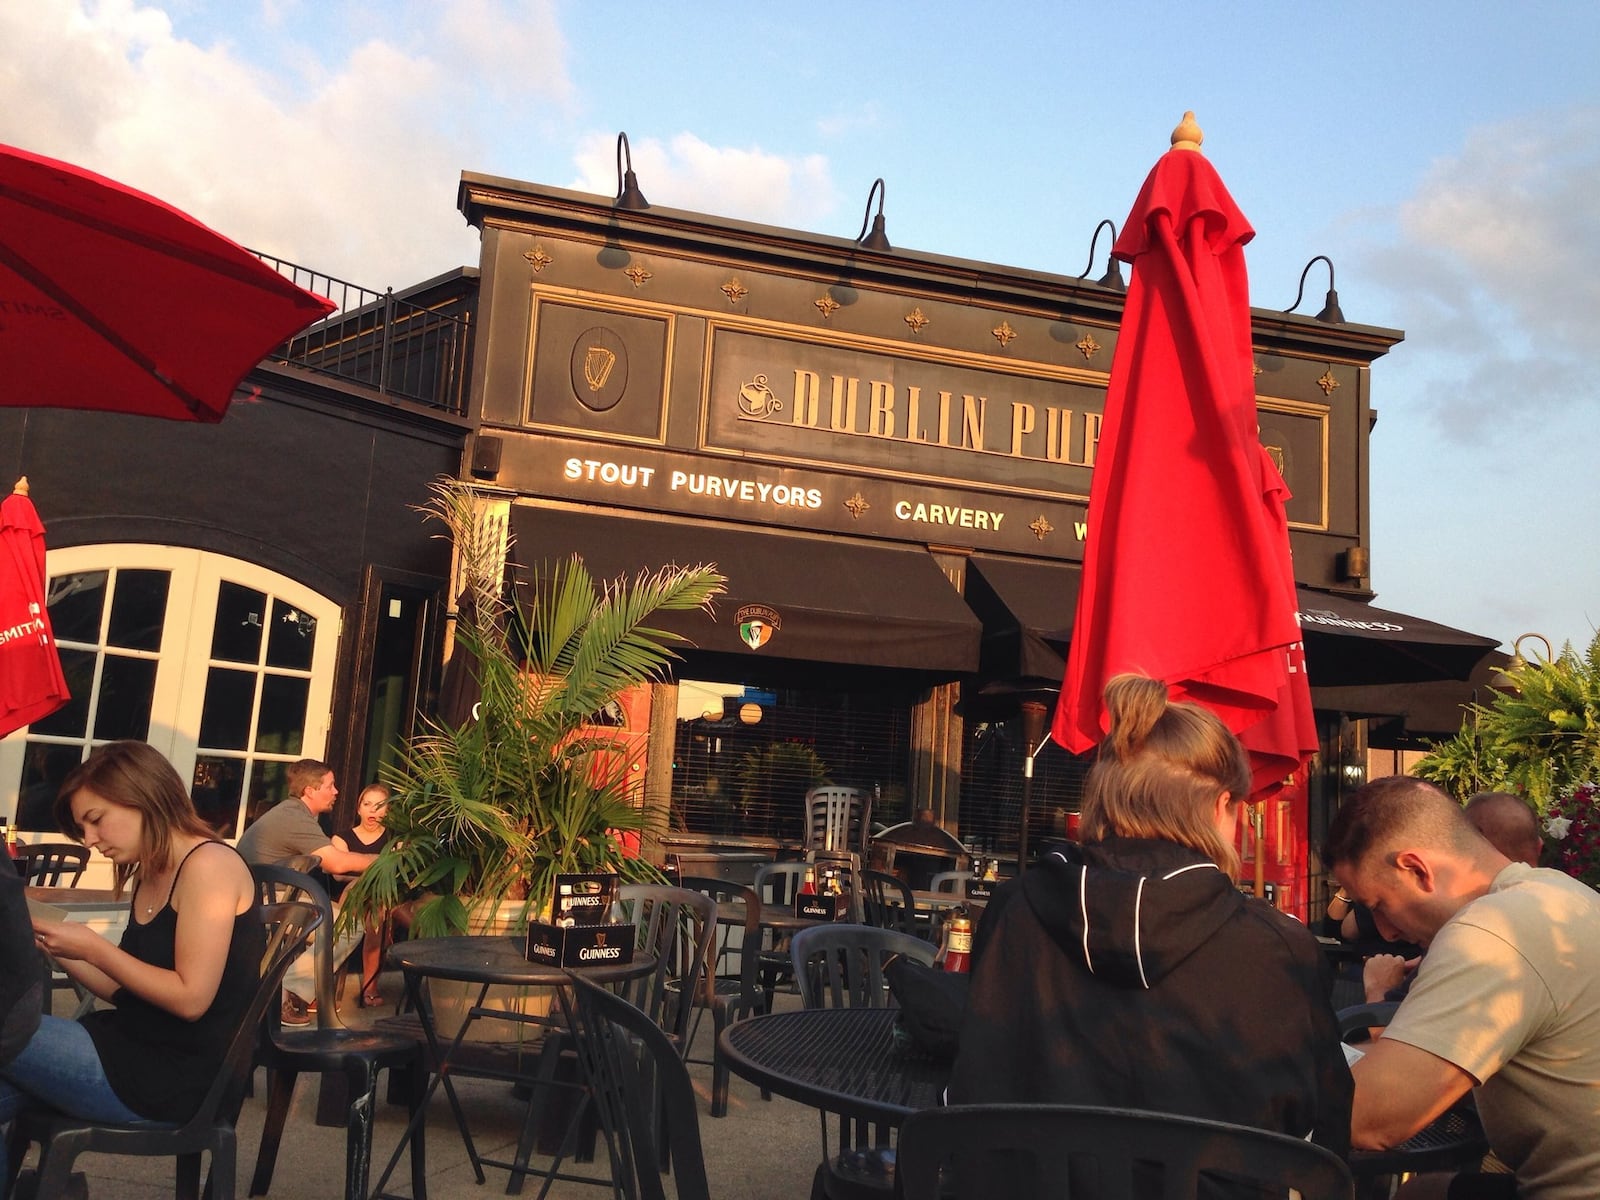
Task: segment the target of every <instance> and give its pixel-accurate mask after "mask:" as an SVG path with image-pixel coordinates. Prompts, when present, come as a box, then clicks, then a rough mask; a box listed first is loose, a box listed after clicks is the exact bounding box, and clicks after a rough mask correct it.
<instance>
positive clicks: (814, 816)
mask: <svg viewBox="0 0 1600 1200" xmlns="http://www.w3.org/2000/svg"><path fill="white" fill-rule="evenodd" d="M871 822H872V802H871V800H869V799H867V798H865V797H863V796H862V794H861V792H860V790H859V789H857V788H852V787H817V788H812V789H811V790H810V791H809V792H807V793H806V849H807V850H847V851H850V852H851V853H853V854H861V855H864V854H865V853H866V850H867V834H868V833H869V832H870V830H871Z"/></svg>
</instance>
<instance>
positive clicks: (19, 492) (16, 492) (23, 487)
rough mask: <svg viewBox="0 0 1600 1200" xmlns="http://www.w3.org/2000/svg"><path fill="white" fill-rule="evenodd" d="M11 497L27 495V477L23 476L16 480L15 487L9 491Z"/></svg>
mask: <svg viewBox="0 0 1600 1200" xmlns="http://www.w3.org/2000/svg"><path fill="white" fill-rule="evenodd" d="M11 494H12V495H13V496H26V495H27V494H28V477H27V476H26V475H24V476H23V477H22V478H21V479H19V480H17V483H16V486H15V487H13V488H12V489H11Z"/></svg>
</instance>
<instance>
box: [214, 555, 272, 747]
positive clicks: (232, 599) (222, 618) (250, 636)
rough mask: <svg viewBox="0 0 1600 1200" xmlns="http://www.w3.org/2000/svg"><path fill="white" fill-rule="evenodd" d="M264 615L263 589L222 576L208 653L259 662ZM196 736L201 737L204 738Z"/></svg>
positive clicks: (223, 657)
mask: <svg viewBox="0 0 1600 1200" xmlns="http://www.w3.org/2000/svg"><path fill="white" fill-rule="evenodd" d="M266 618H267V596H266V593H265V592H258V591H256V590H255V589H254V588H247V587H242V586H241V585H239V584H237V583H229V582H228V581H227V580H224V581H223V583H222V586H221V587H219V588H218V589H217V623H216V625H215V626H213V628H212V630H211V657H212V658H220V659H222V660H223V661H224V662H247V663H254V662H260V661H261V626H262V623H263V622H264V621H265V620H266ZM200 740H201V741H202V742H204V741H205V739H204V738H201V739H200ZM207 744H208V745H214V744H215V743H207Z"/></svg>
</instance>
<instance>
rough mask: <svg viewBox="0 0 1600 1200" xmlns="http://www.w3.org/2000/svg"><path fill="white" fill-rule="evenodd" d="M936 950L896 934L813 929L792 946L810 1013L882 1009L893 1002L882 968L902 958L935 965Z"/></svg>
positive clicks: (855, 928)
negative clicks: (811, 1010) (835, 1009)
mask: <svg viewBox="0 0 1600 1200" xmlns="http://www.w3.org/2000/svg"><path fill="white" fill-rule="evenodd" d="M935 953H936V951H935V949H934V947H933V945H932V944H931V943H929V942H925V941H923V940H922V939H921V938H919V937H912V936H911V935H910V934H909V933H901V932H900V931H899V930H896V929H879V928H877V927H875V926H871V925H813V926H812V927H811V928H810V929H802V930H801V931H800V932H799V933H797V934H795V935H794V938H793V939H792V941H791V942H790V946H789V957H790V962H791V964H792V967H793V970H794V976H795V979H797V980H798V981H799V983H800V1002H801V1003H802V1004H804V1005H805V1006H806V1007H807V1008H883V1007H885V1006H888V1005H891V1004H893V1002H894V997H893V994H892V993H891V992H890V991H889V985H888V983H887V981H886V980H885V979H884V974H883V968H884V964H885V963H887V962H888V961H889V960H890V959H891V958H895V957H897V956H904V957H906V958H909V959H912V960H914V961H916V962H920V963H924V964H926V965H928V966H932V965H933V957H934V954H935Z"/></svg>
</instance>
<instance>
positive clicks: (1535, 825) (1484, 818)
mask: <svg viewBox="0 0 1600 1200" xmlns="http://www.w3.org/2000/svg"><path fill="white" fill-rule="evenodd" d="M1466 813H1467V820H1469V821H1471V822H1472V827H1473V828H1474V829H1476V830H1477V831H1478V832H1479V833H1481V834H1483V836H1484V837H1486V838H1488V839H1489V843H1490V844H1491V845H1492V846H1493V847H1494V848H1495V849H1496V850H1498V851H1500V853H1501V854H1504V855H1505V856H1506V857H1507V858H1509V859H1510V860H1511V861H1512V862H1520V863H1527V864H1528V865H1529V866H1530V867H1537V866H1538V865H1539V856H1540V855H1541V854H1543V853H1544V838H1543V836H1541V835H1540V833H1539V814H1538V813H1537V812H1535V811H1534V809H1533V805H1531V804H1529V803H1528V802H1527V801H1526V800H1524V799H1523V798H1522V797H1521V796H1518V795H1516V794H1515V793H1513V792H1479V793H1478V794H1477V795H1475V796H1472V797H1470V798H1469V799H1468V800H1467V808H1466Z"/></svg>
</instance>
